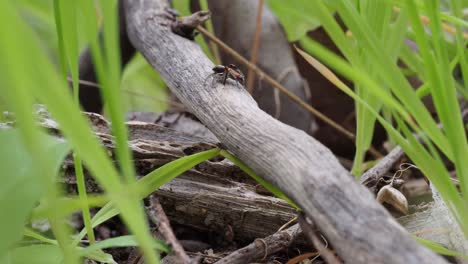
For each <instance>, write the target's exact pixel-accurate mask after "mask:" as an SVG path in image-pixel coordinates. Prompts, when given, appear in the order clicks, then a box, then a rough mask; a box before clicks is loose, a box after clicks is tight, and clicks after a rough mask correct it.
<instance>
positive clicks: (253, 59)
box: [247, 0, 264, 93]
mask: <svg viewBox="0 0 468 264" xmlns="http://www.w3.org/2000/svg"><path fill="white" fill-rule="evenodd" d="M263 2H264V0H259V1H258V9H257V20H256V22H255V24H256V26H255V36H254V39H253V43H252V52H251V55H252V57H251V58H250V63H252V64H254V65H255V64H257V57H258V47H259V46H260V33H261V32H262V13H263ZM254 82H255V72H254V71H253V70H252V69H251V68H249V71H248V73H247V91H249V93H252V92H253V88H254Z"/></svg>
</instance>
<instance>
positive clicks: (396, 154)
mask: <svg viewBox="0 0 468 264" xmlns="http://www.w3.org/2000/svg"><path fill="white" fill-rule="evenodd" d="M404 154H405V152H404V151H403V149H402V148H401V147H400V146H397V147H395V148H394V149H392V151H390V152H389V153H388V154H387V155H386V156H385V157H384V158H383V159H381V160H380V161H379V163H377V164H376V165H375V166H374V167H372V168H370V169H369V170H368V171H366V172H365V173H364V174H362V176H361V179H360V182H361V184H364V183H365V182H366V181H370V180H378V179H379V178H380V177H382V176H383V175H384V174H385V173H387V172H388V171H389V170H390V169H391V168H392V167H393V165H394V164H395V162H397V161H398V160H399V159H400V158H401V157H403V155H404Z"/></svg>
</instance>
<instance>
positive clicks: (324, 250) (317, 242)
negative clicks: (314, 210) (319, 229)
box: [298, 214, 341, 264]
mask: <svg viewBox="0 0 468 264" xmlns="http://www.w3.org/2000/svg"><path fill="white" fill-rule="evenodd" d="M298 221H299V225H300V226H301V229H302V230H303V232H304V234H305V235H306V237H307V238H308V239H309V241H310V243H312V245H314V247H315V248H316V249H317V250H318V252H319V253H320V256H321V257H322V258H323V259H325V260H326V261H327V263H329V264H335V263H336V264H339V263H341V261H339V260H338V258H337V257H336V256H335V254H334V253H333V252H332V251H331V250H330V249H328V242H327V241H325V243H326V244H325V245H324V244H323V242H322V240H321V239H319V238H318V237H317V235H316V234H315V230H314V229H315V228H314V226H313V223H311V222H310V221H308V220H307V218H306V217H305V216H304V215H303V214H300V215H299V217H298Z"/></svg>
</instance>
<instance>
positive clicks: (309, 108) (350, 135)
mask: <svg viewBox="0 0 468 264" xmlns="http://www.w3.org/2000/svg"><path fill="white" fill-rule="evenodd" d="M197 30H198V31H199V32H200V33H202V34H203V35H204V36H206V37H207V38H208V39H210V40H212V41H213V42H214V43H216V44H217V45H218V46H219V47H220V48H221V49H222V50H224V51H225V52H227V53H229V54H230V55H231V56H232V57H233V58H234V59H236V60H238V61H240V62H241V63H242V64H244V65H245V66H247V67H248V68H249V69H250V70H252V71H254V72H255V73H256V74H258V75H259V76H262V78H263V79H265V81H266V82H268V83H269V84H270V85H271V86H273V87H274V88H276V89H278V90H280V91H281V92H282V93H283V94H285V95H286V96H287V97H289V98H290V99H291V100H293V101H294V102H296V103H297V104H299V105H300V106H302V107H304V108H305V109H306V110H307V111H309V112H310V113H312V114H313V115H314V116H316V117H317V118H319V119H320V120H322V121H323V122H325V123H327V124H328V125H330V126H331V127H333V128H335V129H336V130H337V131H339V132H340V133H341V134H343V135H344V136H346V137H347V138H349V139H351V140H352V141H353V142H355V141H356V136H355V135H354V134H353V133H351V132H350V131H348V130H347V129H346V128H344V127H342V126H341V125H339V124H338V123H336V122H335V121H333V120H331V119H330V118H328V117H327V116H326V115H324V114H322V113H321V112H320V111H318V110H317V109H315V108H314V107H312V106H311V105H309V104H308V103H306V102H305V101H303V100H302V99H301V98H299V97H298V96H297V95H295V94H294V93H292V92H291V91H289V90H288V89H286V88H285V87H284V86H282V85H281V84H280V83H278V82H277V81H276V80H275V79H273V78H272V77H270V75H268V74H267V73H265V72H264V71H262V70H261V69H260V68H259V67H257V66H256V65H255V64H252V63H250V62H249V61H248V60H247V59H246V58H244V57H242V55H240V54H239V53H237V52H236V51H235V50H233V49H232V48H230V47H229V46H227V45H226V44H225V43H224V42H222V41H221V40H220V39H218V38H217V37H216V36H214V35H213V34H211V33H210V32H208V31H207V30H206V29H204V28H203V27H201V26H197ZM369 153H371V154H372V155H373V156H375V157H376V158H381V157H383V155H382V154H381V153H380V152H379V151H378V150H376V149H375V148H374V147H371V148H369Z"/></svg>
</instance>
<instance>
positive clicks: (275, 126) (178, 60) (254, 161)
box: [125, 0, 445, 263]
mask: <svg viewBox="0 0 468 264" xmlns="http://www.w3.org/2000/svg"><path fill="white" fill-rule="evenodd" d="M125 3H126V6H125V8H126V12H127V27H128V28H127V29H128V34H129V38H130V40H131V41H132V43H133V44H134V46H135V47H136V48H137V50H139V51H140V52H141V53H142V54H143V55H144V57H145V58H146V59H147V60H148V61H149V62H150V63H151V64H152V65H153V67H154V68H155V69H156V70H157V71H158V72H159V73H160V74H161V76H162V78H163V79H164V80H165V82H166V83H167V84H168V86H169V87H170V88H171V90H172V92H173V93H174V94H176V96H177V97H178V98H179V99H180V101H181V102H182V103H183V104H184V105H185V106H187V108H188V109H189V110H190V111H191V112H192V113H194V114H195V115H196V116H197V117H198V118H199V119H200V120H201V121H202V122H203V123H204V124H205V125H206V126H207V127H208V128H209V129H210V130H211V131H212V132H213V134H215V135H216V137H217V138H218V139H219V140H220V141H221V142H222V143H223V145H225V146H226V147H227V149H228V150H230V151H231V152H233V153H234V154H235V155H236V156H238V157H239V158H241V159H242V160H243V161H244V162H245V163H246V164H247V165H249V166H250V167H251V168H252V169H253V170H254V171H256V172H257V173H258V174H259V175H261V176H262V177H264V178H265V179H267V180H268V181H270V182H272V183H273V184H275V185H276V186H278V187H279V188H280V189H282V190H283V191H284V192H285V193H286V194H287V195H288V196H289V197H291V198H292V199H293V200H294V201H295V202H296V203H297V204H298V205H299V206H300V207H301V208H302V209H303V210H304V212H305V214H306V215H307V217H309V218H310V219H312V221H313V222H314V223H315V224H316V225H317V227H318V228H320V230H321V231H322V232H323V233H324V234H325V235H326V237H327V238H328V240H329V241H330V242H331V243H332V244H333V246H334V248H335V249H336V251H337V252H338V253H339V254H340V256H341V257H342V258H343V259H345V260H346V261H347V262H349V263H445V261H444V260H443V258H441V257H440V256H437V255H436V254H435V253H433V252H431V251H430V250H428V249H427V248H424V247H423V246H421V245H419V244H418V243H416V242H415V241H414V240H412V239H411V238H410V237H409V235H408V234H407V233H406V232H405V231H404V229H403V228H402V227H401V226H400V225H399V224H398V223H397V222H396V221H395V220H394V219H393V218H392V217H391V216H390V215H389V213H388V212H387V211H385V209H384V208H383V207H382V206H381V205H379V204H378V203H377V202H376V201H375V200H374V199H373V196H372V194H371V193H370V192H369V191H368V190H366V189H365V188H364V187H363V186H361V185H359V183H357V182H356V181H355V180H354V179H353V178H352V177H351V176H350V175H349V173H348V172H347V171H346V170H345V169H344V168H343V167H341V165H340V164H339V162H338V160H337V159H336V158H335V157H334V156H333V154H332V153H331V152H330V151H329V150H328V149H327V148H326V147H324V146H323V145H321V144H320V143H319V142H318V141H316V140H315V139H313V138H312V137H310V136H308V135H307V134H306V133H305V132H303V131H300V130H297V129H295V128H292V127H290V126H287V125H285V124H283V123H281V122H279V121H277V120H275V119H274V118H272V117H271V116H269V115H268V114H266V113H265V112H263V111H261V110H260V109H259V108H258V106H257V104H256V102H255V101H254V100H253V99H252V97H251V96H250V95H249V94H248V93H247V92H246V91H245V90H244V89H241V88H239V87H237V86H236V84H234V83H233V82H228V83H227V84H226V86H223V85H221V84H219V83H216V82H215V83H216V85H214V86H211V85H210V84H211V81H208V82H207V81H206V79H207V77H208V76H209V75H210V74H211V68H212V67H213V63H212V62H211V61H209V59H208V58H207V57H206V56H205V54H203V52H202V50H201V49H200V47H198V45H197V44H196V43H194V42H191V41H189V40H187V39H184V38H182V37H180V36H177V35H175V34H173V33H172V32H171V31H170V29H169V27H167V26H164V24H167V23H168V22H169V21H167V19H166V18H164V17H165V16H164V15H163V12H164V9H165V8H167V7H168V6H169V5H168V1H164V0H159V1H158V0H126V1H125Z"/></svg>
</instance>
